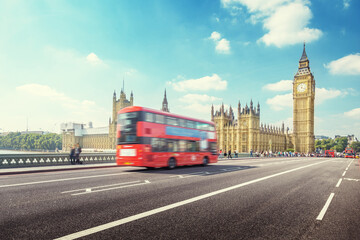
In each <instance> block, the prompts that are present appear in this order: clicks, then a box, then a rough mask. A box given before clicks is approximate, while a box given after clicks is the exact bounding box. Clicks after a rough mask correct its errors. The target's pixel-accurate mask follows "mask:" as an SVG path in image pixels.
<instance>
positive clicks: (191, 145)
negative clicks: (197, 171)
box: [116, 106, 217, 169]
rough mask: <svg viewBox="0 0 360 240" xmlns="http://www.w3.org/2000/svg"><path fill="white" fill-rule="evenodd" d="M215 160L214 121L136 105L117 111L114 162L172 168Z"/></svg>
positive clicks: (214, 161) (205, 163)
mask: <svg viewBox="0 0 360 240" xmlns="http://www.w3.org/2000/svg"><path fill="white" fill-rule="evenodd" d="M216 162H217V147H216V132H215V126H214V123H213V122H208V121H203V120H199V119H195V118H190V117H184V116H180V115H176V114H172V113H168V112H163V111H158V110H153V109H149V108H144V107H139V106H131V107H126V108H123V109H121V110H120V111H119V112H118V121H117V148H116V163H117V165H127V166H129V165H130V166H141V167H147V168H154V167H168V168H169V169H172V168H175V167H176V166H184V165H196V164H202V165H204V166H205V165H207V164H209V163H216Z"/></svg>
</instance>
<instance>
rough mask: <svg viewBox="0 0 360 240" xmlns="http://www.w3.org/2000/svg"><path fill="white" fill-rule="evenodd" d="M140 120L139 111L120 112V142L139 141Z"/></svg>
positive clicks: (118, 141)
mask: <svg viewBox="0 0 360 240" xmlns="http://www.w3.org/2000/svg"><path fill="white" fill-rule="evenodd" d="M138 120H139V112H129V113H121V114H119V116H118V124H119V125H120V137H119V138H118V139H117V143H118V144H128V143H138V141H139V140H138V137H137V136H136V123H137V122H138Z"/></svg>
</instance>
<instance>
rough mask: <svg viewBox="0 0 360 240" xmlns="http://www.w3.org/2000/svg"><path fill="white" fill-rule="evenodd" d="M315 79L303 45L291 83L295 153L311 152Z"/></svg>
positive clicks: (312, 148)
mask: <svg viewBox="0 0 360 240" xmlns="http://www.w3.org/2000/svg"><path fill="white" fill-rule="evenodd" d="M314 101H315V79H314V76H313V74H312V73H311V71H310V66H309V59H308V57H307V55H306V51H305V43H304V49H303V53H302V56H301V58H300V61H299V68H298V71H297V73H296V74H295V76H294V82H293V106H294V109H293V111H294V112H293V127H294V132H293V143H294V147H295V152H301V153H308V152H313V151H314V150H315V148H314V141H315V140H314Z"/></svg>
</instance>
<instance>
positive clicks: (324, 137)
mask: <svg viewBox="0 0 360 240" xmlns="http://www.w3.org/2000/svg"><path fill="white" fill-rule="evenodd" d="M323 139H330V137H328V136H323V135H316V136H315V140H323Z"/></svg>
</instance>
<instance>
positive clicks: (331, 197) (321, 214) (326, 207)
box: [316, 193, 335, 221]
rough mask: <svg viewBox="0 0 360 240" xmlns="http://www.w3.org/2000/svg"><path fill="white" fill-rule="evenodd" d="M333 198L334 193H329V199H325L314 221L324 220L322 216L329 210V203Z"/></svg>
mask: <svg viewBox="0 0 360 240" xmlns="http://www.w3.org/2000/svg"><path fill="white" fill-rule="evenodd" d="M334 196H335V193H331V194H330V196H329V198H328V199H327V201H326V203H325V205H324V207H323V209H321V212H320V213H319V215H318V216H317V218H316V220H319V221H321V220H322V219H323V218H324V215H325V213H326V211H327V209H328V208H329V206H330V203H331V200H332V199H333V197H334Z"/></svg>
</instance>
